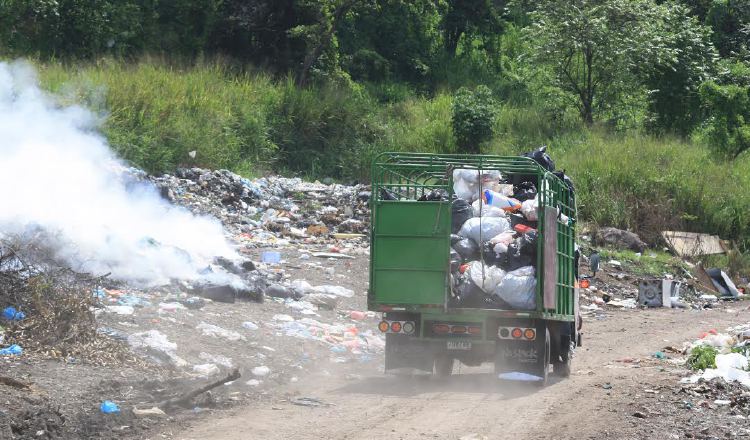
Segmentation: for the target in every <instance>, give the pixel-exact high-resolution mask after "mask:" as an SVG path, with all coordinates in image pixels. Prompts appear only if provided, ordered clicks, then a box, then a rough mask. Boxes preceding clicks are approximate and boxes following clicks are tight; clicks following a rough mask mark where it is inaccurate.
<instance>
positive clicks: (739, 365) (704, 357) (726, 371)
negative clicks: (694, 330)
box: [682, 324, 750, 388]
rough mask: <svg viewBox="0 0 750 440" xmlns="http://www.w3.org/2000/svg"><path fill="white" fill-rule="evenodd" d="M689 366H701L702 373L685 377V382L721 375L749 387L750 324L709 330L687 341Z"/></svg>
mask: <svg viewBox="0 0 750 440" xmlns="http://www.w3.org/2000/svg"><path fill="white" fill-rule="evenodd" d="M685 352H686V353H687V354H688V355H689V356H688V359H687V365H688V367H690V368H692V369H694V370H702V372H701V373H700V374H695V375H693V376H690V377H687V378H684V379H682V383H698V382H699V381H712V380H713V379H716V378H721V379H723V380H724V381H725V382H737V383H739V384H741V385H743V386H744V387H746V388H750V372H749V371H748V368H749V367H750V324H745V325H740V326H737V327H733V328H730V329H728V330H727V333H719V332H717V331H716V330H713V329H712V330H709V331H708V332H705V333H703V334H702V335H701V337H700V338H699V339H698V340H696V341H694V342H692V343H690V344H688V345H687V346H686V348H685Z"/></svg>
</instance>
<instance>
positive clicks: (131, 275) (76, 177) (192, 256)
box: [0, 62, 237, 286]
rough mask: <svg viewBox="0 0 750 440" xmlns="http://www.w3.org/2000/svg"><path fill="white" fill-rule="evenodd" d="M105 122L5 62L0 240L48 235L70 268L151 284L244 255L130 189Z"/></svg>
mask: <svg viewBox="0 0 750 440" xmlns="http://www.w3.org/2000/svg"><path fill="white" fill-rule="evenodd" d="M97 123H98V119H97V118H96V117H95V115H93V114H92V113H91V112H89V111H88V110H86V109H84V108H82V107H78V106H71V107H59V106H57V105H56V104H55V102H54V100H53V99H52V97H50V96H48V95H46V94H45V93H44V92H43V91H42V90H41V89H40V88H39V85H38V81H37V79H36V75H35V71H34V69H33V68H32V67H31V66H29V65H28V64H25V63H18V62H17V63H11V64H8V63H0V236H2V235H3V234H5V235H10V234H13V235H19V234H21V235H22V234H25V233H28V231H29V230H34V229H39V228H41V229H43V230H44V231H45V232H47V233H48V234H45V237H51V238H47V239H48V240H52V242H50V243H46V244H47V245H48V247H49V248H51V249H53V251H54V252H55V253H56V255H55V256H56V257H57V258H58V259H63V260H64V261H66V262H67V263H68V264H69V265H70V266H71V267H72V268H74V269H77V270H82V271H86V272H91V273H94V274H98V275H101V274H105V273H111V277H113V278H115V279H119V280H123V281H128V282H132V283H137V284H140V285H150V286H153V285H161V284H166V283H168V282H169V281H170V280H171V279H182V280H196V279H198V278H201V276H200V275H199V272H200V271H201V270H202V269H204V268H205V267H207V265H208V264H209V263H211V261H212V260H213V259H214V257H216V256H224V257H227V258H230V259H234V258H236V257H237V256H236V254H235V252H234V250H233V249H232V248H231V247H230V246H229V245H228V243H227V242H226V240H225V237H224V232H223V229H222V226H221V225H220V224H219V223H218V221H216V220H214V219H209V218H207V217H196V216H194V215H192V214H191V213H189V212H188V211H187V210H185V209H182V208H177V207H174V206H172V205H170V204H169V203H168V202H166V201H165V200H163V199H162V198H161V197H159V195H158V194H157V193H156V191H155V190H153V188H149V187H146V186H145V185H136V186H135V187H134V186H133V185H126V182H124V181H123V179H122V175H121V171H122V170H124V169H125V167H124V166H123V165H122V163H121V162H120V161H119V160H118V159H117V158H116V157H115V155H114V154H113V153H112V151H111V150H110V149H109V147H108V146H107V143H106V141H105V140H104V138H103V137H102V136H101V135H100V134H98V133H97V131H96V128H97ZM236 283H237V280H235V284H236Z"/></svg>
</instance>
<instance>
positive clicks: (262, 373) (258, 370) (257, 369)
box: [252, 365, 271, 377]
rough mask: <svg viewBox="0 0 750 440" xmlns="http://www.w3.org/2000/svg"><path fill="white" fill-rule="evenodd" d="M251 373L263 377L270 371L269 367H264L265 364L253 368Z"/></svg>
mask: <svg viewBox="0 0 750 440" xmlns="http://www.w3.org/2000/svg"><path fill="white" fill-rule="evenodd" d="M252 372H253V374H254V375H255V376H258V377H264V376H268V374H269V373H270V372H271V369H270V368H268V367H266V366H265V365H262V366H260V367H255V368H253V371H252Z"/></svg>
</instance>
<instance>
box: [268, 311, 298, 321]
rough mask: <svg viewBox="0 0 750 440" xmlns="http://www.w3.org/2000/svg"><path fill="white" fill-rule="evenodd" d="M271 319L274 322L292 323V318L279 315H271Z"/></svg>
mask: <svg viewBox="0 0 750 440" xmlns="http://www.w3.org/2000/svg"><path fill="white" fill-rule="evenodd" d="M271 319H272V320H274V321H281V322H292V321H294V318H292V317H291V316H289V315H284V314H281V313H279V314H276V315H273V317H272V318H271Z"/></svg>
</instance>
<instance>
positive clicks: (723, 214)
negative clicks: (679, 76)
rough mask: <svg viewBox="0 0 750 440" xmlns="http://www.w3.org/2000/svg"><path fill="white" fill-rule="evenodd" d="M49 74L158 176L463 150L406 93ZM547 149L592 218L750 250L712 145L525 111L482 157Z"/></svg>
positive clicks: (742, 207) (364, 170)
mask: <svg viewBox="0 0 750 440" xmlns="http://www.w3.org/2000/svg"><path fill="white" fill-rule="evenodd" d="M40 72H41V78H42V80H43V83H44V84H45V85H46V86H47V87H48V88H49V89H51V90H54V91H56V92H58V93H60V94H61V95H62V96H63V97H64V99H66V100H69V101H76V102H83V103H84V104H86V105H88V106H91V107H92V108H94V109H96V110H99V111H102V112H106V113H107V118H106V122H105V123H104V125H103V131H104V134H105V135H106V136H107V138H108V139H109V141H110V143H111V144H112V146H113V148H115V150H116V151H117V152H119V154H121V155H122V157H123V158H125V159H126V160H129V161H131V162H132V163H134V164H136V165H138V166H141V167H144V168H146V169H147V170H148V171H151V172H163V171H168V170H171V169H173V168H175V167H177V166H204V167H210V168H228V169H231V170H234V171H237V172H240V173H243V174H250V173H254V174H258V173H263V172H267V171H281V172H285V173H292V174H298V175H303V176H307V177H315V178H318V177H333V178H337V179H342V180H348V181H351V180H367V178H368V173H369V164H370V161H371V159H372V158H373V157H374V156H375V155H376V154H378V153H379V152H382V151H421V152H442V153H448V152H455V151H456V143H455V140H454V137H453V133H452V129H451V122H450V121H451V95H450V94H449V93H445V92H437V93H435V94H434V95H432V96H429V97H427V96H422V95H418V94H415V93H414V92H412V91H410V89H409V88H407V87H401V86H398V85H394V84H381V85H378V84H366V85H365V86H358V85H353V86H352V85H349V86H341V85H339V86H336V85H330V86H320V87H317V86H316V87H309V88H305V89H300V88H298V87H296V86H295V85H294V83H293V82H292V81H291V80H289V79H280V80H279V79H272V78H270V77H269V76H267V75H264V74H263V73H259V72H255V73H252V72H251V73H248V72H242V71H237V70H236V69H233V68H230V67H228V66H226V65H223V64H222V63H220V62H216V63H202V64H198V65H196V66H192V67H185V66H173V65H170V64H168V63H165V62H150V61H146V62H141V63H136V64H133V65H125V64H122V63H119V62H107V61H102V62H98V63H94V64H90V65H83V66H81V65H77V66H64V65H61V64H45V65H42V66H40ZM539 145H548V147H549V151H550V153H551V155H552V157H553V158H554V159H555V161H556V162H557V165H558V168H560V169H565V170H566V172H567V173H568V174H569V175H571V176H572V177H573V179H574V182H575V184H576V186H577V197H578V206H579V211H580V213H581V216H582V217H583V218H584V219H586V220H589V221H593V222H596V223H599V224H601V225H612V226H618V227H622V228H630V229H633V230H636V231H638V232H640V233H642V234H643V235H645V238H646V239H647V240H649V241H650V242H655V241H656V240H657V238H658V232H659V231H661V230H663V229H669V228H679V229H689V230H696V231H706V232H711V233H717V234H719V235H721V236H722V237H723V238H733V239H737V240H739V241H740V242H742V243H743V245H744V247H745V248H748V247H750V155H745V156H744V157H740V159H738V160H736V161H735V162H724V161H722V160H719V159H716V158H714V157H713V156H712V154H711V153H710V150H709V149H708V148H706V147H705V146H704V145H701V144H697V143H690V142H687V141H685V140H682V139H675V138H655V137H650V136H645V135H642V134H639V133H619V134H611V133H610V132H607V131H605V130H598V129H589V128H586V127H583V126H581V125H580V123H579V122H578V119H577V115H575V114H550V112H549V111H548V110H544V109H542V108H537V107H534V106H533V105H528V104H523V103H521V104H519V103H518V102H516V104H511V103H506V104H504V105H503V107H502V108H501V109H500V111H499V115H498V117H497V120H496V123H495V136H494V138H493V139H492V140H491V141H490V142H488V143H487V144H486V145H484V146H483V151H484V152H487V153H495V154H518V153H520V152H523V151H527V150H529V149H531V148H534V147H537V146H539ZM191 151H196V155H195V158H192V157H191V156H190V154H189V153H190V152H191Z"/></svg>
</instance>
